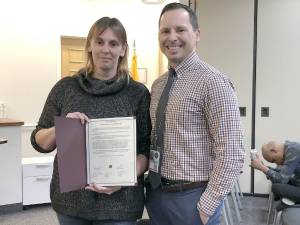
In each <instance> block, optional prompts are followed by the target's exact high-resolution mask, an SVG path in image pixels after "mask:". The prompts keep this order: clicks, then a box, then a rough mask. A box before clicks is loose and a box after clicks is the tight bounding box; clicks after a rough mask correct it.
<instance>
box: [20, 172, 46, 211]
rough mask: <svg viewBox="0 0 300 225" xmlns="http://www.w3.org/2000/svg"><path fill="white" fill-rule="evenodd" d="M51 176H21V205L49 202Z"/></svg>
mask: <svg viewBox="0 0 300 225" xmlns="http://www.w3.org/2000/svg"><path fill="white" fill-rule="evenodd" d="M50 182H51V176H36V177H24V178H23V205H32V204H43V203H49V202H50Z"/></svg>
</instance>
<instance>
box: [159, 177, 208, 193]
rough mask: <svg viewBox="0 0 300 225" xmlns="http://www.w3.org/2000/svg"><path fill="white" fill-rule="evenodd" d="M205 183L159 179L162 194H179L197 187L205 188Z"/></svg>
mask: <svg viewBox="0 0 300 225" xmlns="http://www.w3.org/2000/svg"><path fill="white" fill-rule="evenodd" d="M207 183H208V182H207V181H198V182H190V181H177V180H168V179H166V178H161V189H162V191H164V192H179V191H185V190H189V189H195V188H199V187H205V186H206V185H207Z"/></svg>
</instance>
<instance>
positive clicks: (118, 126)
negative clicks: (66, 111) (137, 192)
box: [86, 117, 137, 186]
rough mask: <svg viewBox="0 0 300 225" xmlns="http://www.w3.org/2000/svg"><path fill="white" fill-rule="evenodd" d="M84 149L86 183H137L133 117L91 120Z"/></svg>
mask: <svg viewBox="0 0 300 225" xmlns="http://www.w3.org/2000/svg"><path fill="white" fill-rule="evenodd" d="M86 149H87V151H86V153H87V156H86V158H87V178H88V179H87V183H88V184H90V183H97V184H100V185H102V186H128V185H134V184H135V183H136V182H137V176H136V120H135V118H134V117H117V118H105V119H92V120H90V122H89V123H87V124H86Z"/></svg>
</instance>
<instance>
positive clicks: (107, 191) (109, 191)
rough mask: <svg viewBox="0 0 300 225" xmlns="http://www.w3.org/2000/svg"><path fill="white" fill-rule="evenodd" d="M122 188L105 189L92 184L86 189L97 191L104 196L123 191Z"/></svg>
mask: <svg viewBox="0 0 300 225" xmlns="http://www.w3.org/2000/svg"><path fill="white" fill-rule="evenodd" d="M121 188H122V187H121V186H113V187H103V186H100V185H98V184H95V183H93V184H90V185H89V186H87V187H85V189H86V190H90V191H95V192H98V193H102V194H107V195H111V194H113V193H115V192H117V191H119V190H121Z"/></svg>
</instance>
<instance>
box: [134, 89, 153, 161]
mask: <svg viewBox="0 0 300 225" xmlns="http://www.w3.org/2000/svg"><path fill="white" fill-rule="evenodd" d="M149 106H150V93H149V91H148V89H146V88H145V89H144V90H143V94H142V96H141V98H140V101H139V103H138V108H137V113H136V121H137V123H136V124H137V154H143V155H145V156H146V157H147V158H148V157H149V151H150V132H151V121H150V114H149Z"/></svg>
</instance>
